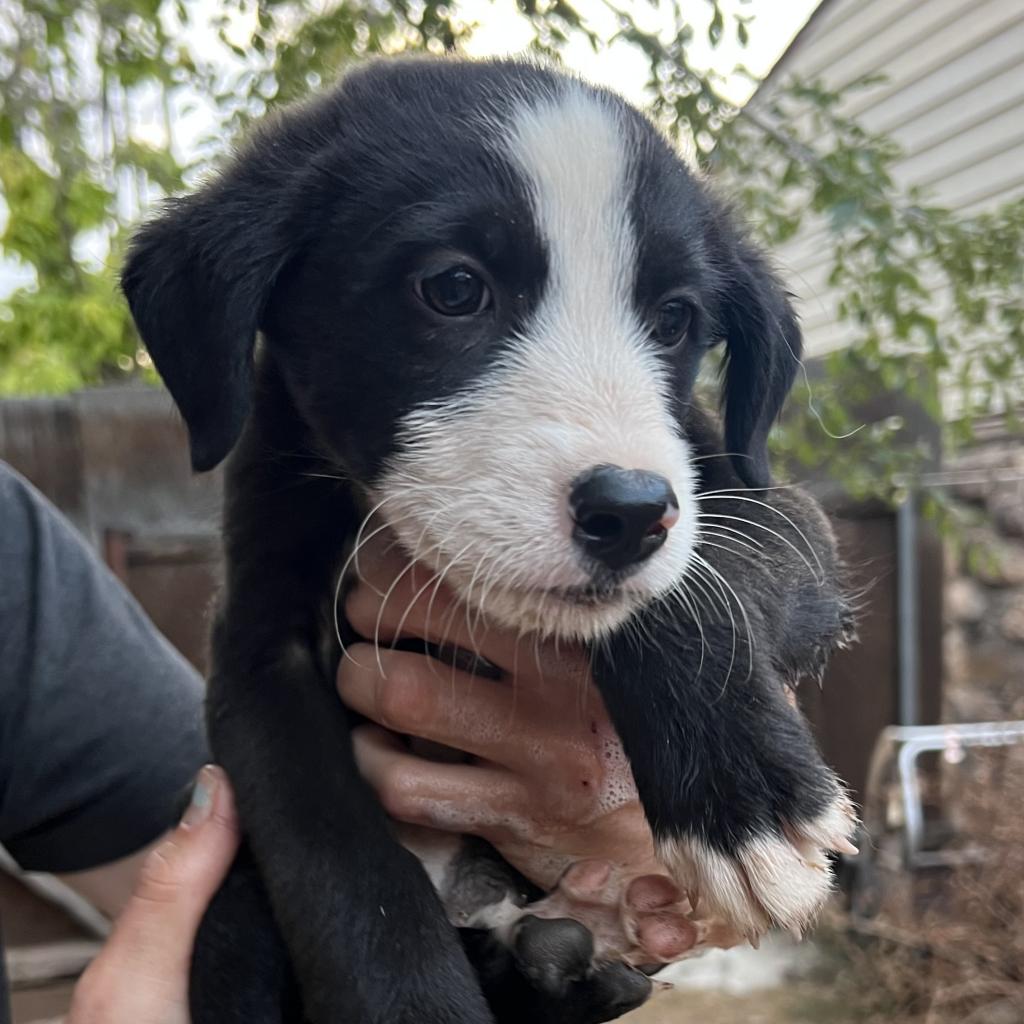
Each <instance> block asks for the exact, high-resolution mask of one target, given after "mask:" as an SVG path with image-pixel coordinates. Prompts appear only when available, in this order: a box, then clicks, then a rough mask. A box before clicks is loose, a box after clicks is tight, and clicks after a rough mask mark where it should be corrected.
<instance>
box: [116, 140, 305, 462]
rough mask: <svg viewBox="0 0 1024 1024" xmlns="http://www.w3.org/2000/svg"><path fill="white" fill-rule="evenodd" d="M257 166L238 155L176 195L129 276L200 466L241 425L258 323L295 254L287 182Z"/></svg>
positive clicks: (136, 248)
mask: <svg viewBox="0 0 1024 1024" xmlns="http://www.w3.org/2000/svg"><path fill="white" fill-rule="evenodd" d="M257 174H258V172H257V173H250V172H249V171H247V168H246V164H245V163H244V162H243V161H241V160H240V161H239V162H237V163H236V164H235V166H233V167H232V168H230V169H229V170H228V172H227V173H226V174H225V175H224V176H223V177H221V178H220V179H219V180H217V181H215V182H214V183H213V184H211V185H208V186H207V187H206V188H204V189H202V190H201V191H199V192H197V193H195V194H194V195H191V196H187V197H184V198H180V199H173V200H170V201H168V203H167V204H166V206H165V208H164V210H163V213H162V214H161V215H160V216H158V217H157V218H156V219H155V220H153V221H151V222H150V223H149V224H146V225H145V226H144V227H143V228H142V229H141V230H140V231H139V232H138V234H137V235H136V236H135V238H134V240H133V241H132V243H131V246H130V248H129V250H128V259H127V261H126V263H125V267H124V270H123V272H122V275H121V287H122V288H123V289H124V293H125V295H126V296H127V299H128V304H129V306H130V307H131V311H132V316H133V317H134V319H135V323H136V325H137V327H138V329H139V334H140V335H141V336H142V340H143V341H144V342H145V344H146V347H147V348H148V349H149V352H150V355H151V356H152V358H153V362H154V363H155V364H156V367H157V369H158V370H159V371H160V375H161V376H162V377H163V379H164V382H165V383H166V385H167V387H168V389H169V390H170V392H171V395H172V396H173V398H174V401H175V402H176V403H177V406H178V408H179V409H180V410H181V414H182V416H184V418H185V423H186V424H187V426H188V432H189V442H190V446H191V452H192V466H193V468H194V469H196V470H206V469H212V468H213V467H214V466H216V465H217V464H218V463H219V462H220V461H221V460H222V459H223V458H224V457H225V456H226V455H227V454H228V452H229V451H230V450H231V449H232V447H233V446H234V444H235V442H236V441H237V440H238V436H239V434H240V433H241V431H242V426H243V424H244V423H245V418H246V415H247V414H248V411H249V400H250V395H249V392H250V386H251V378H252V359H253V347H254V344H255V339H256V331H257V328H258V326H259V322H260V317H261V315H262V312H263V308H264V306H265V304H266V301H267V297H268V295H269V292H270V289H271V287H272V285H273V282H274V279H275V277H276V276H277V274H278V273H279V272H280V269H281V267H282V266H283V265H284V262H285V261H286V260H287V258H288V255H289V253H288V243H287V241H286V240H287V237H288V232H287V231H285V230H284V224H283V220H284V212H283V209H282V208H283V207H284V205H285V202H284V198H283V196H281V195H279V194H278V193H279V191H280V190H282V186H281V185H280V184H277V185H275V184H271V183H268V182H267V181H266V179H265V178H264V179H263V180H260V179H259V177H258V176H257ZM268 186H269V187H268Z"/></svg>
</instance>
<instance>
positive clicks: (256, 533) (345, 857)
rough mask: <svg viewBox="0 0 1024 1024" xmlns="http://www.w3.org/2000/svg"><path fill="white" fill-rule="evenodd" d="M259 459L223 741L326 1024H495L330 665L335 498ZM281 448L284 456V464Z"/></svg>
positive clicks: (304, 986)
mask: <svg viewBox="0 0 1024 1024" xmlns="http://www.w3.org/2000/svg"><path fill="white" fill-rule="evenodd" d="M266 447H267V442H266V439H265V438H259V439H257V438H255V437H251V438H249V439H247V441H246V442H245V443H243V447H242V449H241V451H240V452H239V453H238V457H237V459H236V460H235V461H234V462H233V463H232V465H231V467H230V472H231V480H230V484H231V486H230V489H229V494H230V499H229V505H228V510H227V530H226V542H227V563H228V580H227V590H226V600H225V603H224V607H223V610H222V612H221V615H220V617H219V620H218V622H217V625H216V627H215V630H214V649H213V661H214V670H213V673H212V677H211V680H210V684H209V697H208V719H209V731H210V741H211V746H212V749H213V752H214V755H215V757H216V759H217V760H218V761H219V762H220V763H221V764H222V765H223V766H224V768H225V769H226V770H227V773H228V775H229V776H230V778H231V781H232V784H233V786H234V788H235V793H236V798H237V802H238V808H239V812H240V816H241V820H242V823H243V827H244V830H245V833H246V837H247V839H248V841H249V845H250V847H251V849H252V852H253V856H254V858H255V861H256V864H257V866H258V868H259V871H260V874H261V876H262V878H263V880H264V883H265V885H266V888H267V891H268V894H269V897H270V904H271V907H272V909H273V913H274V918H275V919H276V921H277V923H278V925H279V927H280V929H281V933H282V935H283V938H284V941H285V945H286V946H287V948H288V952H289V955H290V957H291V960H292V964H293V967H294V970H295V974H296V976H297V979H298V982H299V988H300V990H301V993H302V1001H303V1008H304V1012H305V1015H306V1017H308V1019H309V1021H310V1022H312V1024H350V1022H356V1021H358V1022H360V1024H488V1022H490V1021H492V1019H493V1018H492V1017H491V1014H490V1012H489V1010H488V1008H487V1005H486V1002H485V1000H484V997H483V994H482V992H481V991H480V988H479V985H478V983H477V981H476V978H475V976H474V974H473V972H472V969H471V967H470V964H469V961H468V959H467V957H466V955H465V952H464V951H463V949H462V947H461V945H460V943H459V941H458V937H457V935H456V933H455V930H454V929H453V928H452V927H451V926H450V925H449V924H448V922H447V920H446V919H445V916H444V913H443V910H442V908H441V905H440V902H439V900H438V898H437V896H436V894H435V892H434V890H433V887H432V886H431V884H430V881H429V879H428V878H427V875H426V873H425V872H424V871H423V869H422V867H421V866H420V864H419V862H418V861H417V860H416V859H415V858H414V857H413V855H412V854H410V853H408V852H407V851H406V850H405V849H403V848H402V847H401V846H400V845H399V844H398V843H397V841H396V840H395V839H394V837H393V835H392V834H391V830H390V828H389V825H388V823H387V821H386V819H385V816H384V813H383V810H382V809H381V807H380V805H379V803H378V801H377V799H376V797H375V795H374V794H373V792H372V791H371V790H370V789H369V787H368V786H367V785H366V783H365V782H363V780H362V778H361V777H360V775H359V773H358V771H357V770H356V765H355V762H354V759H353V755H352V750H351V743H350V738H349V725H348V720H347V717H346V713H345V711H344V709H343V707H342V705H341V704H340V702H339V700H338V698H337V695H336V693H335V691H334V687H333V685H332V676H333V668H332V667H331V666H329V665H325V664H323V663H322V661H321V659H320V658H319V657H318V654H317V650H318V646H319V643H318V641H319V637H320V636H321V635H322V631H323V625H324V624H323V623H322V622H321V621H320V619H319V612H320V605H319V597H320V595H322V594H324V593H331V592H333V590H332V588H330V580H331V576H332V574H333V572H334V571H335V570H336V567H337V555H336V552H335V551H334V550H332V547H333V545H332V538H344V537H346V536H348V535H349V533H350V527H351V525H352V523H351V509H350V508H349V507H347V506H346V500H347V499H345V498H344V497H343V492H339V491H337V490H333V491H332V489H331V487H332V486H333V485H328V484H325V483H323V482H322V481H321V482H319V483H318V482H315V481H308V480H303V479H301V478H299V479H298V480H296V478H294V477H291V476H282V470H281V465H282V464H281V462H280V461H267V460H265V459H262V460H261V459H260V458H259V457H258V456H259V455H260V454H262V453H263V452H264V451H265V450H266ZM281 447H283V445H281V444H276V445H275V446H274V448H275V449H277V450H280V448H281Z"/></svg>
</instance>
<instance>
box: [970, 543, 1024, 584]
mask: <svg viewBox="0 0 1024 1024" xmlns="http://www.w3.org/2000/svg"><path fill="white" fill-rule="evenodd" d="M971 575H972V576H973V577H974V578H975V579H976V580H979V581H980V582H982V583H984V584H985V585H986V586H989V587H1018V586H1021V585H1024V547H1021V546H1019V545H1016V544H1000V545H997V546H996V547H994V548H992V549H991V557H985V558H979V559H978V560H977V562H976V563H975V565H974V567H973V572H972V573H971Z"/></svg>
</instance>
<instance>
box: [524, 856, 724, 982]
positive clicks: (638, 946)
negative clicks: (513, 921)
mask: <svg viewBox="0 0 1024 1024" xmlns="http://www.w3.org/2000/svg"><path fill="white" fill-rule="evenodd" d="M522 913H523V915H524V918H523V920H527V921H530V922H540V921H543V922H545V925H554V924H556V923H557V924H558V925H559V928H557V929H555V928H552V929H550V930H547V929H546V928H545V929H542V930H537V931H536V934H537V935H538V936H539V935H540V934H542V933H543V934H546V935H548V936H549V939H548V941H554V940H555V939H557V940H558V942H559V943H561V944H562V945H563V946H564V947H565V950H566V951H568V949H569V946H570V945H571V946H572V949H573V950H574V951H575V954H576V957H577V960H578V961H579V962H578V963H577V964H576V970H577V971H578V970H581V969H582V970H584V971H586V970H591V969H593V968H594V966H595V965H598V964H602V963H612V962H619V963H625V964H628V965H630V966H633V967H647V966H652V965H658V964H666V963H674V962H676V961H679V960H684V959H688V958H690V957H692V956H697V955H699V954H700V953H703V952H704V951H705V950H706V949H708V948H709V947H711V946H719V947H728V946H731V945H735V944H736V943H738V942H741V941H742V936H740V935H738V934H736V933H734V932H731V931H730V930H729V929H728V928H727V927H725V926H724V922H722V921H721V920H711V919H708V918H706V917H704V916H703V915H701V916H700V917H698V916H697V915H695V914H694V912H693V907H692V906H691V904H690V902H689V900H688V898H687V896H686V893H685V892H683V891H682V890H681V889H680V888H679V887H678V886H677V885H676V884H675V883H674V882H673V881H672V879H670V878H669V877H667V876H666V875H663V874H640V875H637V874H636V873H629V872H625V871H622V870H620V869H618V868H615V867H613V866H612V865H611V864H609V863H608V862H607V861H597V860H588V861H580V862H578V863H576V864H574V865H573V866H572V867H570V868H568V869H567V870H566V872H565V874H564V875H563V876H562V878H561V879H560V880H559V882H558V885H557V886H556V888H555V889H554V890H553V891H552V892H551V893H550V895H548V896H546V897H544V899H542V900H538V901H537V902H535V903H532V904H530V905H529V906H527V907H524V908H523V911H522ZM516 927H517V928H518V927H520V925H518V924H517V926H516ZM531 928H532V929H534V930H536V928H535V926H534V925H531ZM570 939H573V942H572V943H570V942H569V940H570ZM517 941H518V933H517ZM549 959H551V960H555V959H557V960H558V961H559V962H560V963H562V964H563V965H564V966H563V973H564V967H567V966H568V963H569V959H571V958H569V959H567V955H566V954H563V955H560V956H559V957H557V958H555V957H552V958H549ZM584 961H585V963H584ZM570 974H571V972H570Z"/></svg>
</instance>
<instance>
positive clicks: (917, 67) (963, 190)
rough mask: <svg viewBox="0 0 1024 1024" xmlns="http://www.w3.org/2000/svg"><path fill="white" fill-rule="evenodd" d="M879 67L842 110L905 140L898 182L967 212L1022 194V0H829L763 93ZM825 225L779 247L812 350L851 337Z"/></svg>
mask: <svg viewBox="0 0 1024 1024" xmlns="http://www.w3.org/2000/svg"><path fill="white" fill-rule="evenodd" d="M876 74H880V75H884V76H885V78H886V81H885V82H883V83H881V84H879V85H875V86H872V87H871V88H869V89H866V90H858V91H855V92H854V93H853V94H852V95H851V96H850V97H849V99H848V101H847V102H846V105H845V107H844V108H843V112H844V113H845V114H850V115H854V116H856V117H857V118H859V119H860V121H861V122H862V123H863V125H864V126H865V128H867V129H869V130H870V131H872V132H884V133H886V134H888V135H890V136H891V137H892V138H894V139H895V140H896V142H897V143H899V145H900V146H901V147H902V149H903V151H904V155H903V158H902V159H901V160H900V161H899V162H898V163H897V164H896V166H895V178H896V181H897V182H898V183H899V184H900V185H903V186H911V185H913V186H918V187H922V188H925V189H927V190H929V192H930V194H931V196H932V197H933V199H934V201H935V202H936V203H938V204H939V205H942V206H946V207H949V208H951V209H953V210H956V211H958V212H960V213H963V214H965V215H970V214H974V213H978V212H980V211H983V210H990V209H992V208H993V207H995V206H997V205H999V204H1000V203H1002V202H1005V201H1007V200H1010V199H1015V198H1019V197H1021V196H1024V3H1021V2H1020V0H981V2H973V3H964V2H963V0H825V2H824V3H823V4H822V5H821V7H819V8H818V10H817V11H816V12H815V14H814V15H813V16H812V18H811V19H810V21H809V22H808V23H807V25H806V26H805V28H804V29H803V31H802V32H801V33H800V34H799V35H798V36H797V38H796V39H795V40H794V42H793V44H792V45H791V46H790V48H789V50H787V52H786V53H785V54H784V55H783V57H782V59H781V60H780V61H779V62H778V64H777V65H776V67H775V68H774V70H773V71H772V74H771V75H770V76H769V78H768V80H767V82H766V83H765V85H764V86H762V93H759V96H761V95H770V93H771V90H772V87H773V86H774V84H775V83H777V82H780V81H782V80H784V79H785V78H787V77H788V76H790V75H798V76H800V77H801V78H805V79H816V78H820V79H822V80H823V81H824V82H825V84H826V85H828V86H829V87H831V88H835V89H842V88H843V87H844V86H847V85H849V84H850V83H852V82H854V81H856V80H857V79H859V78H863V77H864V76H865V75H876ZM754 102H755V104H756V103H757V102H758V100H757V98H756V97H755V100H754ZM825 230H826V229H825V227H824V225H823V224H822V223H821V222H820V221H818V222H812V223H809V224H807V225H805V227H804V228H803V229H802V230H801V231H800V232H799V233H798V234H797V235H796V236H795V237H794V238H793V239H792V240H791V241H790V242H789V243H788V244H786V245H784V246H781V247H780V248H779V250H778V251H777V252H776V254H775V255H776V257H777V260H778V264H779V267H780V269H781V270H782V272H783V275H784V276H785V277H786V279H787V283H788V284H789V286H790V287H791V289H792V290H793V292H794V294H795V295H796V296H797V299H798V304H799V308H800V313H801V316H802V318H803V326H804V335H805V339H806V341H807V347H808V352H809V353H810V354H811V355H819V354H821V353H823V352H826V351H829V350H831V349H833V348H836V347H838V346H841V345H843V344H844V343H845V342H846V341H848V340H849V338H850V330H849V328H847V327H845V326H843V325H841V324H838V323H837V317H836V302H835V297H834V294H833V293H832V291H831V290H830V289H829V287H828V285H827V283H826V277H827V274H828V270H829V268H828V265H827V263H826V262H825V261H823V260H822V259H821V252H822V246H821V239H822V235H823V234H824V232H825Z"/></svg>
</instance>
